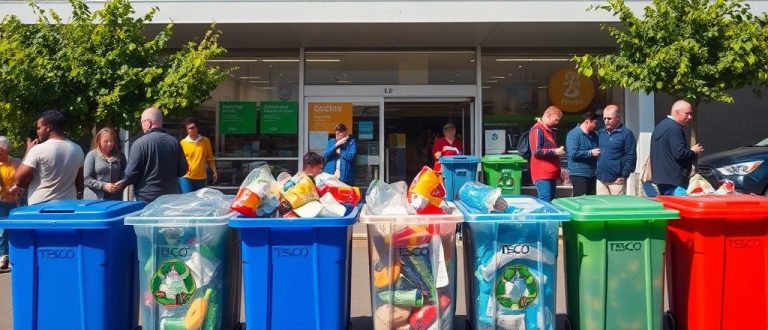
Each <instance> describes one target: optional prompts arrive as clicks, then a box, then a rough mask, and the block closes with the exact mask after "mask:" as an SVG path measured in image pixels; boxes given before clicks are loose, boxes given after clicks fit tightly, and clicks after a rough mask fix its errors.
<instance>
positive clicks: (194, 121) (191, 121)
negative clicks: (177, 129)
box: [184, 117, 200, 128]
mask: <svg viewBox="0 0 768 330" xmlns="http://www.w3.org/2000/svg"><path fill="white" fill-rule="evenodd" d="M190 124H195V127H197V128H200V122H199V121H197V118H192V117H188V118H187V119H185V120H184V128H186V127H187V126H189V125H190Z"/></svg>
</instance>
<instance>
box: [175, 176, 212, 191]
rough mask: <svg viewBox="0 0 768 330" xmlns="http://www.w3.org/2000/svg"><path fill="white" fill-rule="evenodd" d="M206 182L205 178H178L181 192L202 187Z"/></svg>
mask: <svg viewBox="0 0 768 330" xmlns="http://www.w3.org/2000/svg"><path fill="white" fill-rule="evenodd" d="M207 183H208V180H207V179H202V180H192V179H187V178H179V187H180V188H181V193H182V194H186V193H188V192H193V191H197V190H200V189H203V188H205V186H206V184H207Z"/></svg>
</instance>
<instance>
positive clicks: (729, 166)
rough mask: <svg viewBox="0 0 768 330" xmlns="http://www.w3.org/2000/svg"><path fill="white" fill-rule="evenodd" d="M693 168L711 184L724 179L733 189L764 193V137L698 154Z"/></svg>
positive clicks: (767, 147) (767, 158) (767, 163)
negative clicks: (715, 151) (742, 145)
mask: <svg viewBox="0 0 768 330" xmlns="http://www.w3.org/2000/svg"><path fill="white" fill-rule="evenodd" d="M697 168H698V171H699V173H701V175H702V176H704V177H705V178H706V179H707V180H708V181H709V182H710V183H712V184H713V186H714V187H715V188H717V187H718V186H719V182H720V181H721V180H724V179H728V180H731V181H733V182H734V183H735V184H736V190H737V191H740V192H744V193H752V194H758V195H765V196H768V138H766V139H764V140H762V141H760V142H758V143H756V144H754V145H751V146H746V147H740V148H736V149H731V150H726V151H723V152H718V153H715V154H712V155H708V156H705V157H702V158H700V159H699V162H698V167H697Z"/></svg>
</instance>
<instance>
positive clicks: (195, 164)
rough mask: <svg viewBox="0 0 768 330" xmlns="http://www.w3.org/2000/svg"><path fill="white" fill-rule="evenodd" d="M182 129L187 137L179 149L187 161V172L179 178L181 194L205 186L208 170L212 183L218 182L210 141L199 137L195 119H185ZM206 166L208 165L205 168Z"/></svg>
mask: <svg viewBox="0 0 768 330" xmlns="http://www.w3.org/2000/svg"><path fill="white" fill-rule="evenodd" d="M184 127H185V128H186V129H187V137H185V138H183V139H181V141H180V144H181V149H182V150H184V157H185V158H186V159H187V164H188V165H189V170H188V171H187V174H185V175H184V176H183V177H181V178H179V186H180V187H181V192H182V193H188V192H191V191H195V190H198V189H202V188H205V186H207V183H208V169H210V170H211V172H213V182H216V181H218V179H219V174H218V173H217V172H216V160H215V159H214V158H213V149H212V148H211V140H209V139H208V138H207V137H205V136H202V135H200V133H199V129H200V125H199V122H198V121H197V119H195V118H187V120H186V121H184ZM206 164H207V165H208V167H207V168H206Z"/></svg>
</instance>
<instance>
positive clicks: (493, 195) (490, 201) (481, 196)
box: [459, 181, 508, 213]
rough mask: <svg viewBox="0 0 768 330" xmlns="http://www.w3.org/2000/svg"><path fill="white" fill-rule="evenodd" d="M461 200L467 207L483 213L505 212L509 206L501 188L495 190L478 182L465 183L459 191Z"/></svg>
mask: <svg viewBox="0 0 768 330" xmlns="http://www.w3.org/2000/svg"><path fill="white" fill-rule="evenodd" d="M459 198H460V199H461V201H462V202H464V203H465V204H467V206H469V207H471V208H474V209H477V210H478V211H480V212H481V213H490V212H492V211H495V212H505V211H506V210H507V206H508V205H507V202H506V201H505V200H504V198H503V197H501V188H493V187H490V186H486V185H484V184H482V183H479V182H476V181H473V182H467V183H465V184H464V186H462V187H461V190H459Z"/></svg>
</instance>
